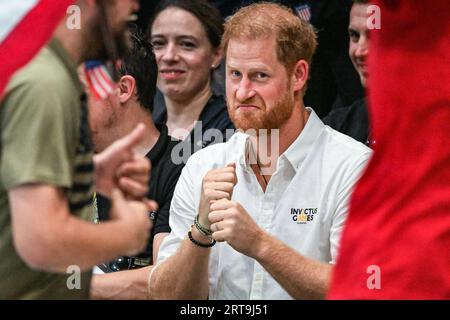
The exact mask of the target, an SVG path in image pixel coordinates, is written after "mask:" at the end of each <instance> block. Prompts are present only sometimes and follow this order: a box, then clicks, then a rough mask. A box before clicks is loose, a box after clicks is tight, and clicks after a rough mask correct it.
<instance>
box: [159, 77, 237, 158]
mask: <svg viewBox="0 0 450 320" xmlns="http://www.w3.org/2000/svg"><path fill="white" fill-rule="evenodd" d="M211 89H212V95H211V98H210V99H209V100H208V102H207V104H206V105H205V107H204V108H203V110H202V112H201V113H200V117H199V121H201V132H202V133H203V135H202V136H201V137H200V136H199V137H198V139H197V137H196V136H195V135H194V132H195V130H197V129H198V130H199V129H200V127H199V124H197V126H196V129H194V130H192V132H191V134H190V136H189V137H188V138H187V140H188V141H190V142H191V144H192V150H191V151H192V153H193V152H195V151H198V148H199V147H200V148H204V147H206V146H208V145H210V144H211V143H217V142H224V141H225V140H226V139H225V138H226V131H227V129H233V130H234V125H233V123H232V122H231V120H230V117H229V115H228V110H227V105H226V103H225V97H224V90H223V87H222V85H221V84H220V83H219V81H217V80H214V81H213V82H212V84H211ZM153 105H154V107H153V121H155V122H156V123H166V121H167V109H166V104H165V101H164V95H163V94H162V93H161V91H159V90H158V91H157V93H156V95H155V100H154V104H153ZM208 129H218V130H219V131H220V132H222V136H223V137H224V139H223V140H222V141H214V139H209V138H208V136H207V135H205V132H206V131H207V130H208Z"/></svg>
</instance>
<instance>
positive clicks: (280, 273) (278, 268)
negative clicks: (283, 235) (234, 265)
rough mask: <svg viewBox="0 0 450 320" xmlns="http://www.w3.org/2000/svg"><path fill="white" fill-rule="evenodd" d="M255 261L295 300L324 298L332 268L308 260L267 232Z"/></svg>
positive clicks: (258, 248)
mask: <svg viewBox="0 0 450 320" xmlns="http://www.w3.org/2000/svg"><path fill="white" fill-rule="evenodd" d="M258 243H259V246H258V247H257V248H256V250H255V252H254V254H253V258H254V259H256V260H257V261H258V262H259V263H260V264H261V265H262V266H263V267H264V268H265V269H266V270H267V272H269V273H270V274H271V275H272V277H273V278H274V279H275V280H276V281H277V282H278V283H279V284H280V285H281V286H282V287H283V288H284V289H285V290H286V291H287V292H288V293H289V294H290V295H291V296H292V297H293V298H295V299H324V298H325V295H326V293H327V291H328V286H329V282H330V276H331V271H332V266H331V265H329V264H327V263H323V262H319V261H315V260H312V259H309V258H306V257H304V256H302V255H300V254H299V253H298V252H297V251H295V250H294V249H292V248H290V247H288V246H286V245H285V244H284V243H282V242H281V241H280V240H278V239H275V238H273V237H272V236H270V235H269V234H267V233H263V234H262V235H261V239H260V240H259V241H258Z"/></svg>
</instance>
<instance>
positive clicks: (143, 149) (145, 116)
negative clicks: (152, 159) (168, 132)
mask: <svg viewBox="0 0 450 320" xmlns="http://www.w3.org/2000/svg"><path fill="white" fill-rule="evenodd" d="M127 116H131V113H130V114H128V115H127ZM132 117H133V118H132V121H129V122H128V123H129V128H128V129H127V131H128V133H129V132H131V130H133V129H134V128H135V127H136V126H137V125H138V124H139V123H143V124H144V125H145V128H146V131H145V134H144V138H143V139H142V142H141V143H140V144H139V145H138V146H137V148H136V151H137V152H138V153H139V154H140V155H143V156H145V155H146V154H147V153H148V152H149V151H150V150H151V149H153V147H154V146H155V144H156V142H157V141H158V139H159V136H160V135H161V133H160V132H159V130H158V129H157V128H156V126H155V123H154V122H153V120H152V118H151V114H149V113H148V112H147V111H145V110H143V109H142V108H138V110H137V111H133V115H132ZM125 134H126V132H125Z"/></svg>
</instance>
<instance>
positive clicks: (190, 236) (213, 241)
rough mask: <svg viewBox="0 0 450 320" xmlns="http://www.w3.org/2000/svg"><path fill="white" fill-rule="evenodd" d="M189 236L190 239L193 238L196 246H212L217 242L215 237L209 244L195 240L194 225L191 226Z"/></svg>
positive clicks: (192, 240)
mask: <svg viewBox="0 0 450 320" xmlns="http://www.w3.org/2000/svg"><path fill="white" fill-rule="evenodd" d="M188 237H189V240H191V242H192V243H193V244H195V245H196V246H199V247H202V248H211V247H212V246H213V245H215V244H216V240H214V239H212V240H211V243H208V244H204V243H201V242H198V241H197V240H195V239H194V237H192V226H191V227H190V228H189V231H188Z"/></svg>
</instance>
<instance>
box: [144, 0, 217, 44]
mask: <svg viewBox="0 0 450 320" xmlns="http://www.w3.org/2000/svg"><path fill="white" fill-rule="evenodd" d="M168 8H180V9H182V10H185V11H187V12H189V13H191V14H193V15H194V16H195V17H196V18H197V19H198V20H199V21H200V23H201V24H202V25H203V27H204V28H205V31H206V34H207V35H208V39H209V42H210V43H211V45H212V46H213V47H214V48H218V47H219V46H220V41H221V39H222V35H223V19H222V16H221V15H220V12H219V10H218V9H217V8H216V7H215V6H214V5H212V4H211V3H209V2H208V1H207V0H163V1H161V2H160V3H159V4H158V5H157V6H156V7H155V9H154V10H153V14H152V17H151V19H150V23H149V25H148V36H149V38H150V37H151V31H152V26H153V22H154V21H155V19H156V17H157V16H158V15H159V14H160V13H161V12H162V11H164V10H166V9H168Z"/></svg>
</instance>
